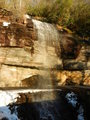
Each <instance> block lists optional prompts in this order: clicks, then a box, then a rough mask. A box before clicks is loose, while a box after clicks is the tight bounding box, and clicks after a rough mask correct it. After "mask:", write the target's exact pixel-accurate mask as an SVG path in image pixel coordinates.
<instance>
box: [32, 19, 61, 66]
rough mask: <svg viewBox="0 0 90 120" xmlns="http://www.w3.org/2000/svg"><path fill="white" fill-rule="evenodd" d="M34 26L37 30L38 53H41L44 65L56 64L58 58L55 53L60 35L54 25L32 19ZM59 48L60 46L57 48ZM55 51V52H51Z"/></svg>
mask: <svg viewBox="0 0 90 120" xmlns="http://www.w3.org/2000/svg"><path fill="white" fill-rule="evenodd" d="M32 21H33V24H34V28H35V29H36V31H37V38H38V42H39V45H38V47H39V54H41V57H42V58H38V59H42V61H43V64H44V66H47V67H53V66H54V65H55V64H58V62H60V61H59V58H58V57H57V55H56V53H55V52H56V49H57V48H59V47H60V45H59V44H60V36H59V33H58V31H57V29H56V28H55V26H54V25H52V24H49V23H46V22H41V21H38V20H34V19H33V20H32ZM59 50H60V48H59ZM52 53H55V54H52Z"/></svg>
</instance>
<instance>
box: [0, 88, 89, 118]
mask: <svg viewBox="0 0 90 120" xmlns="http://www.w3.org/2000/svg"><path fill="white" fill-rule="evenodd" d="M18 93H19V95H18V97H17V101H16V102H14V103H10V104H9V109H10V111H11V114H16V115H17V116H18V119H20V120H89V119H90V115H89V109H90V92H89V89H80V88H79V89H73V88H71V89H67V88H63V89H62V90H61V89H58V90H54V91H50V90H47V91H46V92H45V91H43V92H42V91H40V92H34V93H31V92H27V93H25V92H24V93H22V92H21V93H20V92H18ZM9 94H10V92H9ZM51 96H52V97H51ZM87 97H88V99H86V98H87ZM0 109H1V108H0Z"/></svg>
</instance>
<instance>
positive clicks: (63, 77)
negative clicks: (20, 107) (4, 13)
mask: <svg viewBox="0 0 90 120" xmlns="http://www.w3.org/2000/svg"><path fill="white" fill-rule="evenodd" d="M89 69H90V42H89V41H82V40H77V39H76V38H75V37H73V36H72V35H69V34H67V33H61V32H60V31H58V30H57V29H56V28H55V26H54V25H51V24H48V23H44V22H40V21H37V20H33V19H32V20H29V21H28V23H27V24H22V23H13V22H12V23H11V24H10V25H9V26H3V21H1V22H0V87H20V86H22V87H29V86H30V87H32V86H37V83H38V82H39V80H40V84H39V87H41V86H42V87H43V86H45V85H48V86H50V87H53V86H58V85H65V84H67V85H71V84H82V85H90V70H89ZM38 79H39V80H38ZM43 84H44V85H43Z"/></svg>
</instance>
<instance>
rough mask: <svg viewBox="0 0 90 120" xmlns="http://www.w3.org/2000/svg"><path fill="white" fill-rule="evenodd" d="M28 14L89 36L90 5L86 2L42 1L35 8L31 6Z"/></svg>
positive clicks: (78, 0) (80, 0)
mask: <svg viewBox="0 0 90 120" xmlns="http://www.w3.org/2000/svg"><path fill="white" fill-rule="evenodd" d="M27 12H28V14H30V15H32V16H39V17H44V18H45V19H44V20H45V21H46V22H50V23H55V24H59V25H62V26H64V27H69V28H70V29H71V30H73V31H75V32H77V33H80V34H81V33H82V34H83V33H85V35H89V30H90V28H89V26H90V19H89V18H90V3H89V2H86V0H53V2H52V1H48V2H47V0H44V1H43V0H41V1H40V2H39V3H37V4H36V5H35V6H32V5H29V7H28V10H27ZM83 35H84V34H83Z"/></svg>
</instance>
